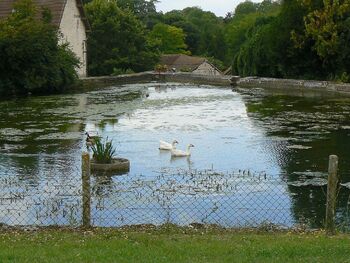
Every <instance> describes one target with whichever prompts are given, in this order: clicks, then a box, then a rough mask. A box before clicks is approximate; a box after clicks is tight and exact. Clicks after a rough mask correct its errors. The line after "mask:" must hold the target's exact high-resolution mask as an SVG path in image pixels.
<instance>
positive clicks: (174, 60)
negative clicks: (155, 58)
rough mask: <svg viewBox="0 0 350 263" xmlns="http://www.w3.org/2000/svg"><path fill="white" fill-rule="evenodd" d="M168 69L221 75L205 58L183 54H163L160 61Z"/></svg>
mask: <svg viewBox="0 0 350 263" xmlns="http://www.w3.org/2000/svg"><path fill="white" fill-rule="evenodd" d="M160 64H161V65H165V66H166V67H167V68H168V70H169V71H175V72H192V73H194V74H200V75H211V76H218V75H221V74H222V73H221V71H220V70H219V69H217V68H216V67H215V66H214V65H213V64H211V63H210V62H209V61H208V60H207V59H206V58H202V57H194V56H187V55H183V54H174V55H163V56H162V57H161V61H160Z"/></svg>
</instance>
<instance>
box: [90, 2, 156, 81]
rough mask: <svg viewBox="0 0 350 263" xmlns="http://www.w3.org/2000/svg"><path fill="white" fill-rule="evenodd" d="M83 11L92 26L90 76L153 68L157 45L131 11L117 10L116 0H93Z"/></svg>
mask: <svg viewBox="0 0 350 263" xmlns="http://www.w3.org/2000/svg"><path fill="white" fill-rule="evenodd" d="M85 9H86V12H87V15H88V19H89V22H90V24H91V27H92V32H91V34H90V36H89V39H88V48H89V52H88V61H89V73H90V74H91V75H109V74H113V72H116V71H117V72H120V71H121V72H123V71H127V70H132V71H135V72H140V71H144V70H150V69H153V68H154V65H155V64H156V63H157V62H158V60H159V53H158V51H157V46H156V43H155V42H153V41H152V39H149V38H148V36H147V30H146V28H145V26H144V25H143V24H142V22H141V21H140V20H139V19H138V18H137V17H136V16H135V15H134V14H133V13H132V12H131V11H128V10H122V9H120V8H119V7H118V5H117V1H115V0H111V1H109V0H93V1H92V2H90V3H89V4H87V5H85Z"/></svg>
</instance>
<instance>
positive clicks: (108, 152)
mask: <svg viewBox="0 0 350 263" xmlns="http://www.w3.org/2000/svg"><path fill="white" fill-rule="evenodd" d="M91 149H92V152H93V155H92V157H93V159H94V161H95V162H97V163H112V159H113V156H114V154H115V152H116V148H115V147H114V146H113V142H112V141H109V140H108V138H107V139H106V140H105V141H102V140H101V139H98V140H96V141H95V144H94V145H92V146H91Z"/></svg>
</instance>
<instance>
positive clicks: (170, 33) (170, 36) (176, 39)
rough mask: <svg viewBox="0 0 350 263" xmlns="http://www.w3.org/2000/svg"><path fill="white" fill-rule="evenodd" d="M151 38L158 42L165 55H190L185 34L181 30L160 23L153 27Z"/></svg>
mask: <svg viewBox="0 0 350 263" xmlns="http://www.w3.org/2000/svg"><path fill="white" fill-rule="evenodd" d="M150 38H151V39H153V41H154V42H158V44H159V50H160V51H161V52H162V53H164V54H177V53H183V54H188V53H189V52H188V51H186V48H187V46H186V44H185V34H184V32H183V30H182V29H181V28H177V27H175V26H169V25H166V24H162V23H159V24H157V25H155V26H154V27H153V30H152V31H151V33H150Z"/></svg>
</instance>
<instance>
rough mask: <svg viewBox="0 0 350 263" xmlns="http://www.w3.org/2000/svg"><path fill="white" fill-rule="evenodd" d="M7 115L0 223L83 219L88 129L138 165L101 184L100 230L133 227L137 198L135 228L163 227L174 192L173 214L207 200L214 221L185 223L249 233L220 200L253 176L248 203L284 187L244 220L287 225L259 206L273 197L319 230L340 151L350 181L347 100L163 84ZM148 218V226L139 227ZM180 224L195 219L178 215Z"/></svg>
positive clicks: (0, 162)
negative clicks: (330, 170) (177, 153)
mask: <svg viewBox="0 0 350 263" xmlns="http://www.w3.org/2000/svg"><path fill="white" fill-rule="evenodd" d="M0 107H1V111H0V187H1V188H0V195H1V198H0V208H1V209H0V223H1V222H4V223H6V224H32V223H34V222H35V223H37V222H40V224H44V225H47V224H74V223H76V221H77V220H79V219H77V218H78V217H79V216H78V215H79V213H80V212H81V211H80V207H81V206H80V204H81V198H80V197H79V196H80V194H81V183H80V176H81V175H80V174H81V172H80V169H81V168H80V165H81V164H80V160H81V152H82V151H86V150H87V149H86V146H85V136H84V132H85V131H88V132H90V133H92V134H98V135H100V136H102V137H108V138H109V139H112V140H113V142H114V143H115V145H116V147H117V154H118V155H119V156H121V157H125V158H128V159H129V160H130V161H131V170H130V173H129V174H127V175H122V176H109V177H94V181H93V186H94V189H93V190H94V192H93V194H94V195H93V197H94V208H93V209H94V210H93V212H94V213H95V214H96V215H97V216H95V217H94V220H95V224H97V225H122V224H128V221H127V220H126V219H125V218H124V217H125V216H124V215H125V214H126V212H125V211H124V213H123V212H120V209H121V207H122V208H123V209H127V208H128V207H127V206H128V205H130V202H129V203H128V204H126V203H123V200H122V199H123V198H124V199H128V200H133V201H132V205H133V206H134V208H135V211H137V212H135V213H138V214H137V215H136V216H135V213H134V214H133V215H134V217H135V218H133V220H130V221H129V223H130V222H131V223H150V222H155V223H162V222H163V221H164V220H163V219H162V218H160V216H159V215H156V211H158V210H159V209H160V208H162V207H163V208H164V206H166V204H164V203H162V202H163V201H162V202H160V201H159V199H162V198H163V199H164V198H165V199H167V200H170V199H169V198H170V197H169V196H166V197H165V195H164V191H163V192H162V195H161V196H160V195H157V194H155V192H156V193H159V191H158V190H159V189H163V188H166V189H167V190H165V192H169V191H168V190H169V189H170V190H171V191H174V193H175V194H173V195H172V196H176V202H175V201H174V202H171V204H172V205H173V206H174V207H176V205H181V204H183V203H184V202H185V201H186V202H191V203H192V204H193V203H195V202H198V206H200V207H202V210H203V209H204V210H206V209H209V210H210V209H212V210H211V211H214V212H215V213H214V212H210V213H207V214H205V213H204V214H203V213H200V212H198V213H195V212H193V209H192V208H191V207H189V209H188V211H186V216H187V217H188V218H191V220H196V221H202V222H209V223H215V222H217V221H218V220H219V219H220V220H221V219H222V218H224V219H225V220H224V221H223V222H222V224H223V225H228V226H231V225H235V224H239V217H238V216H237V213H233V212H227V211H228V210H229V209H228V208H227V207H226V208H225V207H221V208H220V207H218V205H217V202H216V201H215V197H213V196H214V195H213V193H217V194H218V195H221V196H227V197H232V198H233V194H234V193H235V191H237V185H242V183H239V184H238V183H237V182H238V181H240V182H241V181H242V180H241V179H242V178H243V177H244V178H254V179H253V180H252V179H249V180H247V181H245V183H244V185H245V188H244V191H246V193H248V194H249V193H251V192H252V190H251V189H249V186H250V187H251V188H252V186H256V187H260V188H261V187H263V186H264V185H265V184H266V182H265V183H264V182H260V180H263V179H264V180H270V181H274V182H275V180H276V181H277V180H278V181H279V183H278V184H276V186H275V187H269V188H268V189H269V190H266V189H267V188H266V189H265V190H264V191H261V193H264V194H263V195H264V196H263V197H261V196H260V195H259V197H257V196H254V197H252V198H251V199H249V200H248V201H247V203H246V205H247V206H249V207H255V208H256V207H257V206H259V207H260V208H261V206H266V209H267V210H269V211H270V212H268V213H269V215H268V216H267V217H264V216H261V214H259V213H256V214H254V213H253V214H244V213H243V212H242V214H241V216H242V217H247V216H251V217H252V220H253V219H254V218H255V219H257V221H258V222H259V223H261V222H263V221H264V220H270V219H271V218H272V219H273V218H277V217H278V216H279V214H280V212H279V211H278V210H276V209H273V208H271V207H270V204H269V202H267V203H264V202H263V203H261V202H262V199H259V198H265V199H266V198H267V197H268V196H270V203H272V202H271V197H273V198H277V197H278V200H279V202H281V206H282V207H283V208H284V209H285V211H284V214H283V217H284V221H285V223H286V224H287V225H288V224H289V225H290V224H295V223H300V222H305V221H306V222H309V221H310V222H313V223H312V224H314V225H316V226H319V225H320V224H322V220H323V218H324V209H325V208H324V203H325V196H324V191H325V187H324V185H325V182H326V179H327V173H326V172H327V162H328V156H329V155H330V154H337V155H339V157H340V174H341V176H342V182H343V183H347V182H350V100H349V99H346V98H334V97H329V98H327V97H315V96H313V97H311V96H310V97H309V96H306V97H297V96H291V95H288V96H287V95H272V94H268V93H265V92H263V91H261V90H250V91H242V90H241V91H232V90H231V89H230V88H223V87H220V88H217V87H212V86H193V85H181V84H174V83H166V84H155V83H153V84H138V85H126V86H122V87H120V86H118V87H110V88H106V89H103V90H100V91H93V92H87V93H83V94H74V95H58V96H49V97H33V98H27V99H20V100H16V101H8V102H0ZM160 139H162V140H166V141H172V140H173V139H176V140H178V141H179V142H180V144H179V145H178V148H181V149H185V148H186V145H187V144H189V143H192V144H194V145H195V147H194V148H193V149H192V156H191V157H190V158H175V159H174V158H171V157H170V154H169V152H163V151H159V150H158V145H159V140H160ZM191 171H192V174H191ZM209 171H210V172H209ZM189 172H190V174H189ZM215 175H216V176H215ZM188 176H190V177H188ZM130 178H133V179H134V180H132V181H131V179H130ZM169 178H170V179H169ZM188 178H191V180H192V181H190V180H189V179H188ZM237 178H240V179H237ZM270 181H269V182H270ZM161 182H162V183H161ZM257 182H259V183H257ZM157 184H159V185H157ZM257 185H258V186H257ZM269 186H271V183H269ZM218 187H219V188H218ZM256 187H255V188H254V189H257V188H256ZM130 189H136V190H134V191H132V190H130ZM146 189H150V192H149V193H148V194H149V196H156V195H157V198H158V199H157V205H155V204H154V202H155V201H154V200H153V201H149V200H148V199H147V200H148V201H147V202H146V201H145V199H142V195H143V194H145V193H146V192H147V190H146ZM186 189H187V190H186ZM235 189H236V190H235ZM242 189H243V188H242ZM157 191H158V192H157ZM242 191H243V190H242ZM121 193H123V194H121ZM178 193H182V195H180V194H178ZM208 193H211V194H210V198H212V199H210V201H209V199H208ZM203 194H204V195H205V194H207V195H205V197H203V198H202V199H201V198H199V199H196V201H195V202H194V201H193V200H192V199H191V200H190V199H189V196H193V195H194V196H197V197H198V196H199V197H200V196H201V195H203ZM138 195H139V196H140V197H139V198H138V197H137V196H138ZM348 195H349V193H348V191H347V188H346V187H343V188H342V191H341V192H340V200H341V205H340V209H339V218H342V217H345V216H346V213H347V197H348ZM197 197H196V198H197ZM235 198H236V199H235V200H236V201H237V200H240V199H239V198H238V199H237V197H235ZM240 198H241V199H242V198H243V199H244V195H241V197H240ZM243 199H242V200H243ZM140 200H141V201H140ZM184 200H185V201H184ZM204 200H206V201H204ZM242 200H241V201H242ZM259 200H260V201H259ZM169 202H170V201H169ZM237 202H238V201H237ZM259 202H260V203H259ZM145 204H147V205H149V204H152V206H145ZM158 205H159V207H158ZM43 207H45V209H43ZM47 207H50V209H47ZM249 207H248V208H249ZM117 208H118V209H119V210H118V209H117ZM263 208H264V207H263ZM168 209H170V210H169V211H171V210H172V209H171V208H169V206H168ZM220 209H221V210H220ZM117 210H118V212H116V211H117ZM272 210H274V211H273V212H271V211H272ZM145 211H147V212H145ZM218 211H219V212H218ZM220 211H221V212H220ZM264 211H265V210H264ZM265 212H266V211H265ZM265 212H264V213H265ZM118 213H119V214H118ZM220 213H222V214H220ZM123 214H124V215H123ZM145 216H146V217H147V218H148V219H147V220H146V221H147V222H144V220H141V219H140V218H144V217H145ZM162 216H164V217H168V219H169V217H171V216H170V215H169V213H168V214H164V215H162ZM14 218H16V219H15V220H14ZM110 218H114V219H115V221H113V222H114V223H111V220H109V219H110ZM203 218H204V219H203ZM259 218H260V219H259ZM171 220H172V221H174V222H175V223H179V224H185V223H188V222H189V221H188V220H187V221H186V220H185V221H184V219H183V218H181V217H179V216H177V217H176V218H171ZM205 220H207V221H205ZM14 221H15V222H14ZM272 221H273V220H272ZM123 222H124V223H123ZM220 222H221V221H220Z"/></svg>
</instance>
